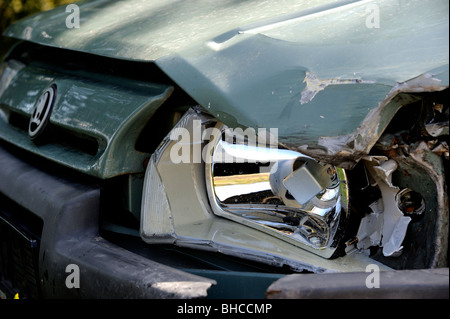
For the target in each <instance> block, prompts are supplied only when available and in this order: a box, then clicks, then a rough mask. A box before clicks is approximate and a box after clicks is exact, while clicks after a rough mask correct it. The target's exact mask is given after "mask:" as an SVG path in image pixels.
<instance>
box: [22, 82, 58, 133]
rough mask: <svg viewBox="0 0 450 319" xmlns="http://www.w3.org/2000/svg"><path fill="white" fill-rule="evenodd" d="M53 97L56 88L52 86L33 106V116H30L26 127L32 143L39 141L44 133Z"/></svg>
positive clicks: (50, 112)
mask: <svg viewBox="0 0 450 319" xmlns="http://www.w3.org/2000/svg"><path fill="white" fill-rule="evenodd" d="M55 96H56V86H55V85H52V86H50V87H48V88H47V89H46V90H45V91H44V93H42V95H41V96H40V97H39V99H38V100H37V102H36V104H35V105H34V108H33V114H32V115H31V118H30V124H29V126H28V136H29V137H30V139H31V140H32V141H36V140H37V139H39V138H40V137H41V136H42V134H43V132H44V131H45V128H46V127H47V124H48V122H49V119H50V115H51V114H52V110H53V104H54V102H55Z"/></svg>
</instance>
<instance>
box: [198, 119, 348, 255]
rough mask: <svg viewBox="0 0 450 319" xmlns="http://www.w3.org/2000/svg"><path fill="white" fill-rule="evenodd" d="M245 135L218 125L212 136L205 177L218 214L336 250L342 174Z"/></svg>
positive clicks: (291, 239) (285, 237)
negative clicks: (335, 237)
mask: <svg viewBox="0 0 450 319" xmlns="http://www.w3.org/2000/svg"><path fill="white" fill-rule="evenodd" d="M217 132H220V134H218V133H217ZM241 133H242V130H232V129H230V128H228V127H226V126H224V125H222V124H219V125H218V126H216V133H215V134H212V136H213V139H212V142H213V143H214V144H213V145H214V147H212V150H211V153H209V154H210V160H209V161H207V163H206V165H205V169H206V174H205V176H206V180H207V181H206V186H207V190H208V195H209V198H210V203H211V207H212V210H213V212H214V214H216V215H217V216H221V217H225V218H228V219H231V220H233V221H235V222H238V223H241V224H245V225H247V226H249V227H253V228H256V229H258V230H260V231H263V232H266V233H269V234H271V235H272V236H275V237H277V238H279V239H282V240H285V241H287V242H289V243H291V244H294V245H296V246H299V245H300V246H303V245H307V246H309V247H312V248H314V249H319V250H320V249H324V248H328V247H330V246H332V245H333V242H334V241H333V239H334V236H335V234H336V230H337V227H338V224H339V219H340V215H341V214H342V213H343V212H344V214H345V211H344V209H343V206H342V204H341V200H342V188H343V187H342V186H345V185H343V184H342V183H341V179H344V178H345V175H344V172H343V171H342V170H341V169H339V168H335V167H333V166H331V165H327V164H322V163H318V162H316V161H315V160H314V159H312V158H310V157H308V156H305V155H303V154H301V153H298V152H295V151H291V150H287V149H280V148H278V144H277V143H276V144H274V143H272V144H270V143H266V142H265V141H264V140H263V141H264V142H263V143H259V142H258V140H256V139H255V135H253V134H246V135H243V134H241ZM344 189H345V187H344ZM344 195H346V194H344Z"/></svg>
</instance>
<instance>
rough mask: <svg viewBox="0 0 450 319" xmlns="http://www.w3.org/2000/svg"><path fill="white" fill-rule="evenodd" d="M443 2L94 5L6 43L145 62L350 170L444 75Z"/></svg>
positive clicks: (229, 113)
mask: <svg viewBox="0 0 450 319" xmlns="http://www.w3.org/2000/svg"><path fill="white" fill-rule="evenodd" d="M448 10H449V3H448V1H443V0H442V1H440V0H428V1H418V0H415V1H408V2H403V1H392V0H384V1H382V0H380V1H368V0H366V1H297V0H296V1H289V0H286V1H217V2H216V1H186V0H183V1H148V2H145V1H138V0H133V1H125V2H122V1H93V2H86V3H83V4H80V18H81V21H80V24H81V27H80V28H79V29H68V28H66V26H65V19H66V18H67V16H68V15H69V13H66V12H65V7H61V8H59V9H56V10H54V11H52V12H44V13H41V14H38V15H36V16H34V17H32V18H30V19H27V20H25V21H22V22H19V23H18V24H15V25H13V26H12V27H11V28H10V29H8V30H7V32H6V34H5V35H7V36H11V37H15V38H20V39H24V40H29V41H33V42H38V43H40V44H44V45H50V46H56V47H64V48H67V49H71V50H77V51H83V52H88V53H92V54H98V55H104V56H109V57H114V58H120V59H129V60H141V61H154V62H155V63H156V64H157V65H158V66H159V67H160V68H161V69H162V70H163V71H164V72H165V73H167V74H168V75H169V76H170V77H171V78H172V79H173V80H174V81H175V82H176V83H177V84H178V85H179V86H181V87H182V88H183V89H184V90H185V91H186V92H187V93H188V94H189V95H191V96H192V97H193V98H194V99H195V100H196V101H197V102H198V103H200V104H201V105H202V106H203V107H204V108H205V109H206V110H207V111H209V112H210V113H211V114H212V115H214V116H215V117H217V118H218V119H219V120H221V121H223V122H224V123H226V124H228V125H230V126H243V127H253V128H259V127H264V128H268V129H269V128H277V129H278V138H279V141H280V143H282V144H284V145H286V146H287V147H289V148H291V149H296V150H300V151H302V152H303V153H305V154H308V155H311V156H315V157H316V158H320V159H323V160H327V161H329V162H331V163H334V164H336V165H340V166H342V167H347V168H349V167H351V166H352V165H354V163H355V162H357V161H358V160H359V158H361V156H363V155H365V154H367V153H368V151H369V150H370V148H371V147H372V146H373V144H374V143H375V142H376V140H377V139H378V138H379V136H380V135H381V133H382V132H383V130H384V129H385V127H386V126H387V124H388V122H389V120H390V119H391V118H392V117H393V115H394V114H395V113H396V112H397V111H398V109H399V108H400V107H402V106H404V105H406V104H408V103H411V102H413V101H415V100H416V99H417V97H416V96H414V95H412V94H409V93H417V92H419V93H420V92H431V91H440V90H443V89H445V88H447V87H448V78H449V72H448V70H449V62H448V60H449V57H448V51H449V34H448V28H449V17H448Z"/></svg>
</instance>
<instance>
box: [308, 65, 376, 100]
mask: <svg viewBox="0 0 450 319" xmlns="http://www.w3.org/2000/svg"><path fill="white" fill-rule="evenodd" d="M303 82H304V83H306V87H305V88H304V89H303V91H302V93H301V98H300V104H305V103H308V102H309V101H311V100H312V99H313V98H314V97H315V96H316V94H317V93H319V92H320V91H322V90H324V89H325V88H326V87H327V86H329V85H343V84H365V83H366V84H373V83H375V81H367V80H361V79H338V78H336V79H323V80H321V79H319V78H318V77H317V75H315V74H313V73H311V72H306V75H305V79H304V80H303Z"/></svg>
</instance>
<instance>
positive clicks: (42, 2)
mask: <svg viewBox="0 0 450 319" xmlns="http://www.w3.org/2000/svg"><path fill="white" fill-rule="evenodd" d="M73 2H76V1H74V0H0V34H3V32H4V31H5V30H6V28H7V27H8V26H9V25H10V24H11V23H13V22H14V21H17V20H19V19H22V18H25V17H27V16H29V15H32V14H34V13H37V12H40V11H45V10H50V9H52V8H54V7H56V6H59V5H64V4H69V3H73ZM13 43H14V41H13V40H11V39H7V38H5V37H1V39H0V58H1V57H3V55H4V54H6V53H7V52H8V49H9V48H10V47H11V45H12V44H13Z"/></svg>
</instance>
